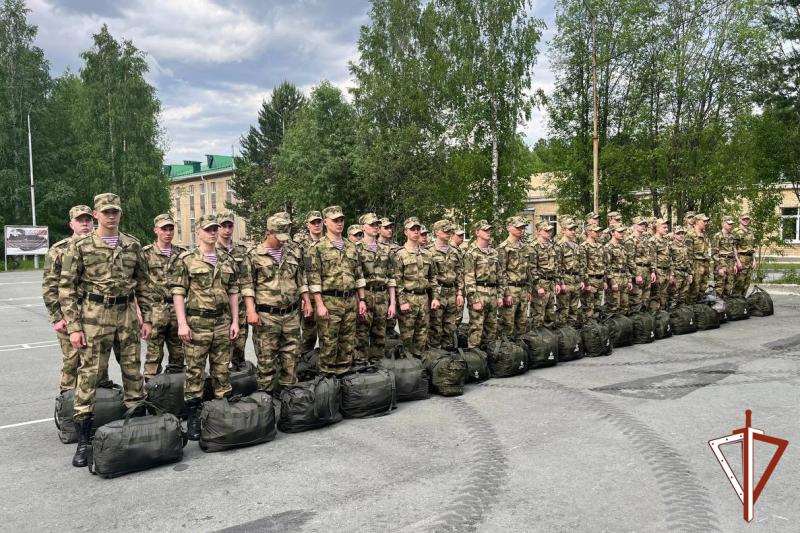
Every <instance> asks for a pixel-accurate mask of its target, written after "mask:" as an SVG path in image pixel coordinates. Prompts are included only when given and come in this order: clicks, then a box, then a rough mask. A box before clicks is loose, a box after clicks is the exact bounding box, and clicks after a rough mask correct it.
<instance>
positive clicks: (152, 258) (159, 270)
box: [142, 244, 186, 305]
mask: <svg viewBox="0 0 800 533" xmlns="http://www.w3.org/2000/svg"><path fill="white" fill-rule="evenodd" d="M185 251H186V249H185V248H183V247H181V246H177V245H175V244H173V245H172V255H170V256H169V257H167V256H166V255H163V254H162V253H161V251H160V250H159V249H158V247H157V246H156V245H155V244H148V245H146V246H144V247H142V256H143V257H144V260H145V261H146V262H147V269H148V283H149V287H150V291H151V293H152V295H153V305H155V304H157V303H160V302H163V300H164V299H167V298H168V299H170V300H172V294H171V293H170V289H169V285H168V282H169V280H168V274H169V272H171V271H172V269H174V268H175V263H177V262H178V256H180V255H181V254H182V253H183V252H185Z"/></svg>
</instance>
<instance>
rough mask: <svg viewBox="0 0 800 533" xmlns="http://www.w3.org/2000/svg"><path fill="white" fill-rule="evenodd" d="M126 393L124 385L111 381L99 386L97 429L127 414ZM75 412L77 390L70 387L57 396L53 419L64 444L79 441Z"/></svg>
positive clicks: (95, 409) (95, 403) (95, 402)
mask: <svg viewBox="0 0 800 533" xmlns="http://www.w3.org/2000/svg"><path fill="white" fill-rule="evenodd" d="M123 400H124V394H123V393H122V387H120V386H119V385H115V384H113V383H110V382H109V384H108V385H103V386H101V387H97V392H96V393H95V397H94V425H93V426H92V427H93V429H97V428H99V427H100V426H102V425H105V424H108V423H109V422H111V421H112V420H119V419H120V418H122V417H123V416H125V405H124V403H123ZM74 413H75V391H74V390H72V389H70V390H67V391H64V392H62V393H61V394H60V395H59V396H57V397H56V408H55V412H54V414H53V419H54V420H55V422H56V427H57V428H58V438H59V439H60V440H61V442H63V443H64V444H72V443H74V442H78V430H77V428H76V427H75V423H74V422H73V421H72V416H73V415H74Z"/></svg>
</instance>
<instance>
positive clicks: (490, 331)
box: [464, 220, 503, 348]
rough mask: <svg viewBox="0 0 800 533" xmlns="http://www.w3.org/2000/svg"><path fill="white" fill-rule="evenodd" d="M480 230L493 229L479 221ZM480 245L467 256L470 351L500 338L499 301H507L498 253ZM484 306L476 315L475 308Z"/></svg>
mask: <svg viewBox="0 0 800 533" xmlns="http://www.w3.org/2000/svg"><path fill="white" fill-rule="evenodd" d="M476 226H478V227H480V228H481V229H486V228H488V229H489V230H491V226H490V225H489V224H488V223H487V222H486V221H485V220H481V221H479V222H478V223H477V224H476ZM474 242H475V243H476V244H475V245H473V246H470V247H469V249H468V250H467V251H466V253H465V254H464V288H465V289H466V292H467V300H468V302H469V340H468V344H469V346H470V348H474V347H476V346H483V345H485V344H487V343H489V342H491V341H493V340H494V339H495V338H496V333H497V299H498V298H502V297H503V289H502V288H501V287H500V265H499V262H498V258H497V251H495V249H494V248H492V247H491V246H487V247H486V248H485V249H483V248H480V247H478V245H477V239H475V240H474ZM478 302H480V303H481V304H482V305H483V308H482V309H481V310H480V311H476V310H475V309H473V308H472V306H473V305H474V304H476V303H478Z"/></svg>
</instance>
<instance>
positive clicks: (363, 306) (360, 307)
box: [356, 300, 367, 319]
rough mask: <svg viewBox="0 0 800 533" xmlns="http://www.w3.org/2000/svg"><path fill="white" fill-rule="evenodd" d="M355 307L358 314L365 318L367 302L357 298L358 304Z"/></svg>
mask: <svg viewBox="0 0 800 533" xmlns="http://www.w3.org/2000/svg"><path fill="white" fill-rule="evenodd" d="M356 309H357V310H358V316H360V317H361V318H362V319H364V318H366V316H367V302H365V301H363V300H359V301H358V306H357V307H356Z"/></svg>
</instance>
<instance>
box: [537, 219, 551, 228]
mask: <svg viewBox="0 0 800 533" xmlns="http://www.w3.org/2000/svg"><path fill="white" fill-rule="evenodd" d="M536 229H537V230H543V229H544V230H547V231H552V230H553V226H551V225H550V222H548V221H546V220H542V221H540V222H539V223H538V224H536Z"/></svg>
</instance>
